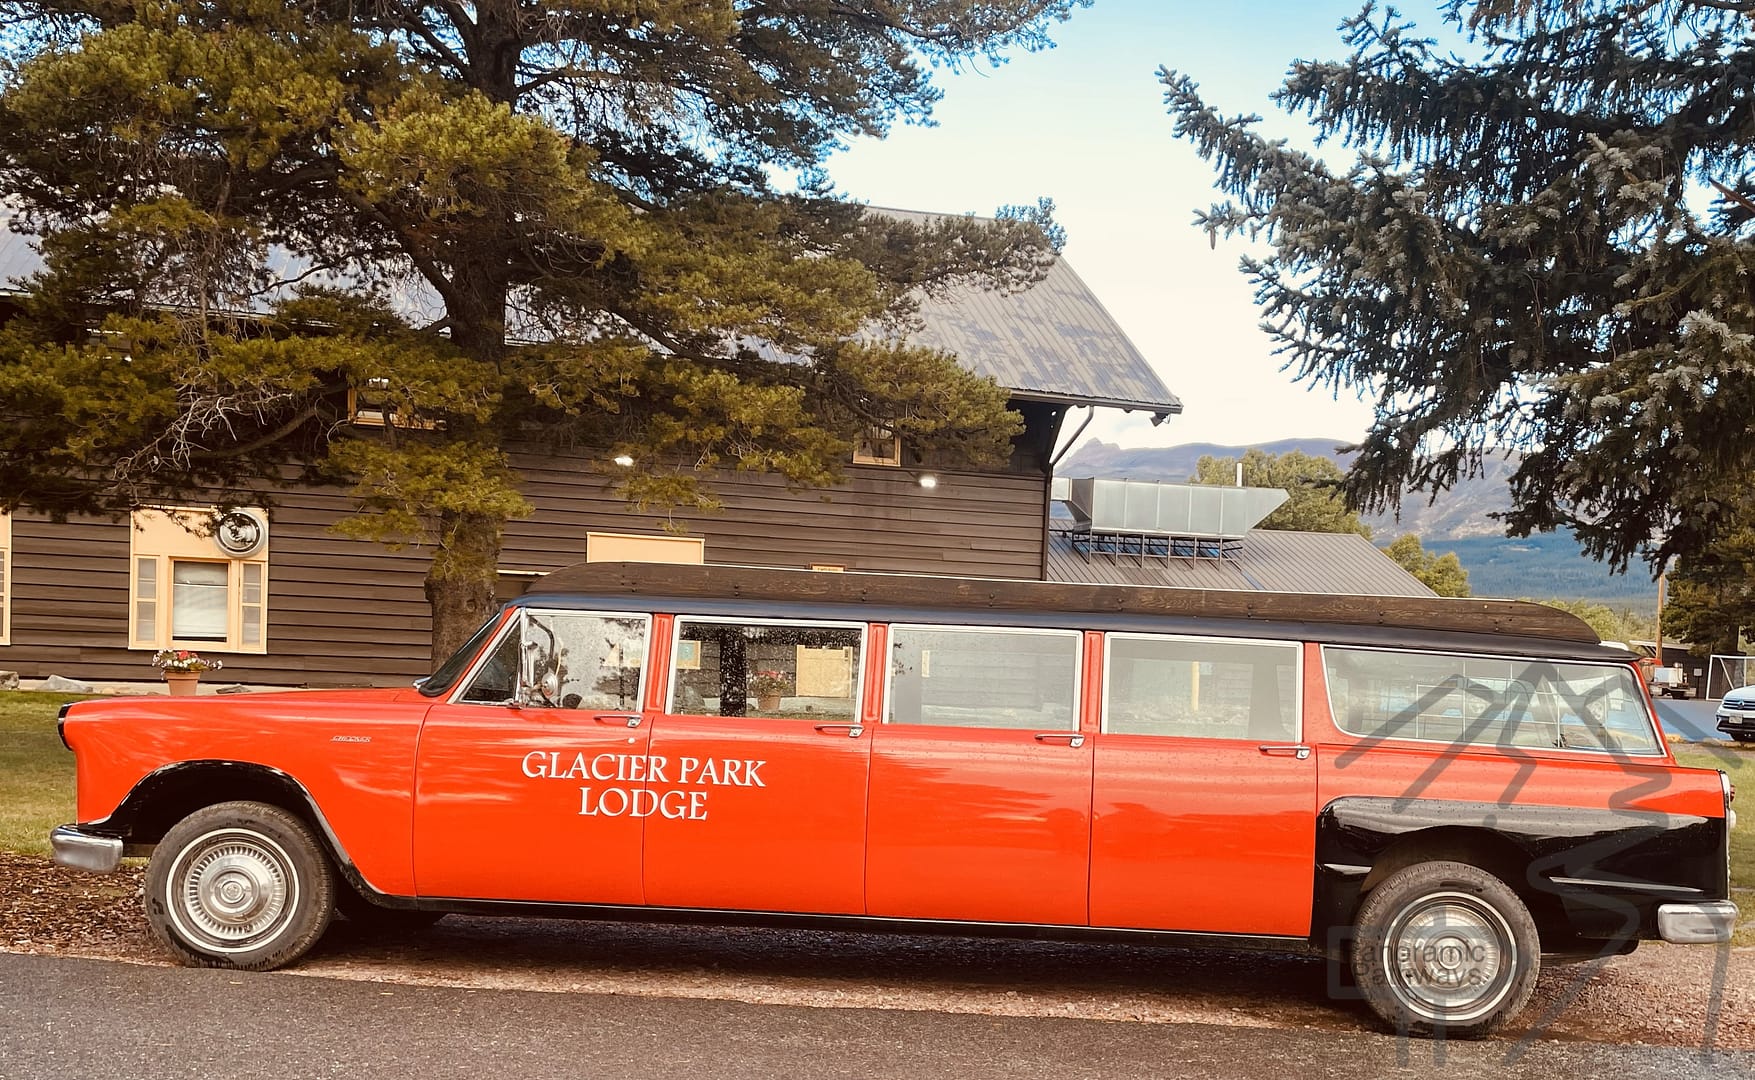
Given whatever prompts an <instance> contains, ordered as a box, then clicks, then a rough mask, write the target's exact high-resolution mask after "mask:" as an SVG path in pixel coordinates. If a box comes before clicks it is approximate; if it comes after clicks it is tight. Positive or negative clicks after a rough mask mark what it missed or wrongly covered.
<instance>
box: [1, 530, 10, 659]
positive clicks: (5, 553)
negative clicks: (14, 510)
mask: <svg viewBox="0 0 1755 1080" xmlns="http://www.w3.org/2000/svg"><path fill="white" fill-rule="evenodd" d="M11 643H12V515H11V514H7V513H0V645H10V644H11Z"/></svg>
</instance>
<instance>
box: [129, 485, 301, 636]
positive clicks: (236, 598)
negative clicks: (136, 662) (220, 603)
mask: <svg viewBox="0 0 1755 1080" xmlns="http://www.w3.org/2000/svg"><path fill="white" fill-rule="evenodd" d="M216 510H217V508H216V507H201V506H148V507H142V508H141V509H140V510H139V511H136V512H135V514H134V515H133V517H132V519H131V520H130V523H129V524H130V527H129V532H128V538H129V543H128V648H129V650H130V651H133V652H156V651H158V650H159V649H189V650H192V651H197V652H199V651H203V650H205V651H207V652H210V653H236V654H239V655H249V656H261V655H264V654H266V653H267V652H268V618H269V609H270V604H269V572H268V556H269V545H267V544H264V545H263V546H262V548H261V550H260V551H258V552H257V553H256V554H254V555H252V556H250V557H249V558H247V559H239V558H230V557H227V556H226V555H225V554H224V553H222V552H219V551H218V550H208V551H200V550H196V549H195V547H194V542H195V540H196V537H195V534H193V533H188V532H187V531H185V529H184V526H183V525H180V524H178V523H177V522H176V521H175V520H169V519H175V518H184V519H188V518H195V517H211V516H212V515H213V514H214V513H215V512H216ZM258 512H260V511H258ZM143 513H144V514H152V515H156V516H157V518H158V519H165V520H151V519H149V520H146V521H144V522H143V521H142V518H141V515H142V514H143ZM165 529H177V530H179V531H180V532H183V536H180V537H176V538H175V540H174V542H173V541H172V540H168V539H165V538H164V537H165V536H166V535H167V534H165V533H163V532H161V531H160V530H165ZM185 538H188V539H185ZM198 539H199V542H201V543H206V542H207V540H206V538H205V537H201V538H198ZM147 562H150V563H151V564H152V576H151V581H152V584H153V595H152V596H150V597H148V596H145V595H144V590H142V588H141V584H142V582H143V581H144V580H146V578H145V577H144V575H142V573H141V568H142V566H143V564H145V563H147ZM178 562H200V563H217V564H221V565H224V566H225V567H226V636H225V640H223V641H185V640H180V639H178V638H175V637H173V636H172V634H171V627H172V626H173V622H172V618H173V611H172V609H173V607H174V600H173V595H174V587H173V584H172V581H173V577H172V574H173V564H174V563H178ZM246 567H250V568H252V569H253V570H254V571H255V572H256V573H257V574H258V575H259V582H258V584H259V585H260V588H259V590H258V591H257V597H256V598H257V603H254V604H246V603H245V602H244V590H245V584H246V571H245V568H246ZM147 603H151V604H152V605H153V610H152V615H151V619H152V631H153V632H152V636H151V637H150V638H147V637H142V636H141V635H140V633H139V630H140V623H141V622H142V618H141V607H142V605H143V604H147ZM248 608H254V609H255V612H254V616H253V617H254V618H255V619H256V620H257V622H256V631H257V633H256V638H257V640H256V641H254V642H248V641H246V640H245V637H246V629H247V627H246V623H245V616H246V614H247V612H246V609H248Z"/></svg>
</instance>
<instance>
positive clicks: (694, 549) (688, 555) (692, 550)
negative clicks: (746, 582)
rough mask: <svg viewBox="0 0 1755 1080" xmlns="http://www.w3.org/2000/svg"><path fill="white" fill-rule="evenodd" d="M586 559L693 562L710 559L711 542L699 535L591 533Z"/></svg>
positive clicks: (587, 560) (588, 536)
mask: <svg viewBox="0 0 1755 1080" xmlns="http://www.w3.org/2000/svg"><path fill="white" fill-rule="evenodd" d="M585 561H586V562H655V563H692V564H697V565H698V564H700V563H704V562H706V561H707V542H706V541H705V540H703V539H702V538H700V537H698V536H642V535H639V534H636V533H612V532H588V533H586V534H585Z"/></svg>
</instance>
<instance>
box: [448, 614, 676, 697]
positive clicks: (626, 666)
mask: <svg viewBox="0 0 1755 1080" xmlns="http://www.w3.org/2000/svg"><path fill="white" fill-rule="evenodd" d="M649 625H650V619H649V618H648V617H647V616H645V615H596V614H585V613H575V612H568V611H563V612H550V611H526V612H523V613H522V614H521V616H520V618H519V619H518V621H517V623H516V625H514V626H512V627H510V628H509V629H508V630H507V631H506V633H505V634H504V635H503V636H502V637H501V638H500V640H499V641H498V642H497V643H496V644H495V645H494V647H493V649H492V651H491V652H490V653H489V654H488V657H487V659H486V660H484V661H483V662H482V665H481V667H480V668H479V669H477V671H476V673H475V677H474V678H473V679H471V680H470V683H469V686H468V688H467V689H465V690H464V692H463V694H462V696H461V697H460V698H459V700H460V701H465V702H470V703H472V704H483V705H510V704H516V705H520V706H523V707H527V708H555V709H590V710H595V711H600V712H630V711H636V710H638V709H639V707H640V687H641V676H642V674H643V673H644V668H645V663H646V640H647V631H648V628H649Z"/></svg>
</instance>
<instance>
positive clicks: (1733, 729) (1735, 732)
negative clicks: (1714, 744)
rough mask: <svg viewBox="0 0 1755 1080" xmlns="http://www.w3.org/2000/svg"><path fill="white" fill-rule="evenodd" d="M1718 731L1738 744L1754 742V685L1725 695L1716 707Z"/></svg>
mask: <svg viewBox="0 0 1755 1080" xmlns="http://www.w3.org/2000/svg"><path fill="white" fill-rule="evenodd" d="M1718 729H1719V730H1720V731H1722V732H1724V733H1725V734H1726V735H1729V736H1730V737H1731V738H1733V739H1735V740H1737V741H1738V742H1751V741H1755V685H1751V686H1743V687H1739V688H1737V689H1735V690H1732V691H1730V692H1728V693H1727V694H1725V699H1724V700H1723V701H1721V702H1719V705H1718Z"/></svg>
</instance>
